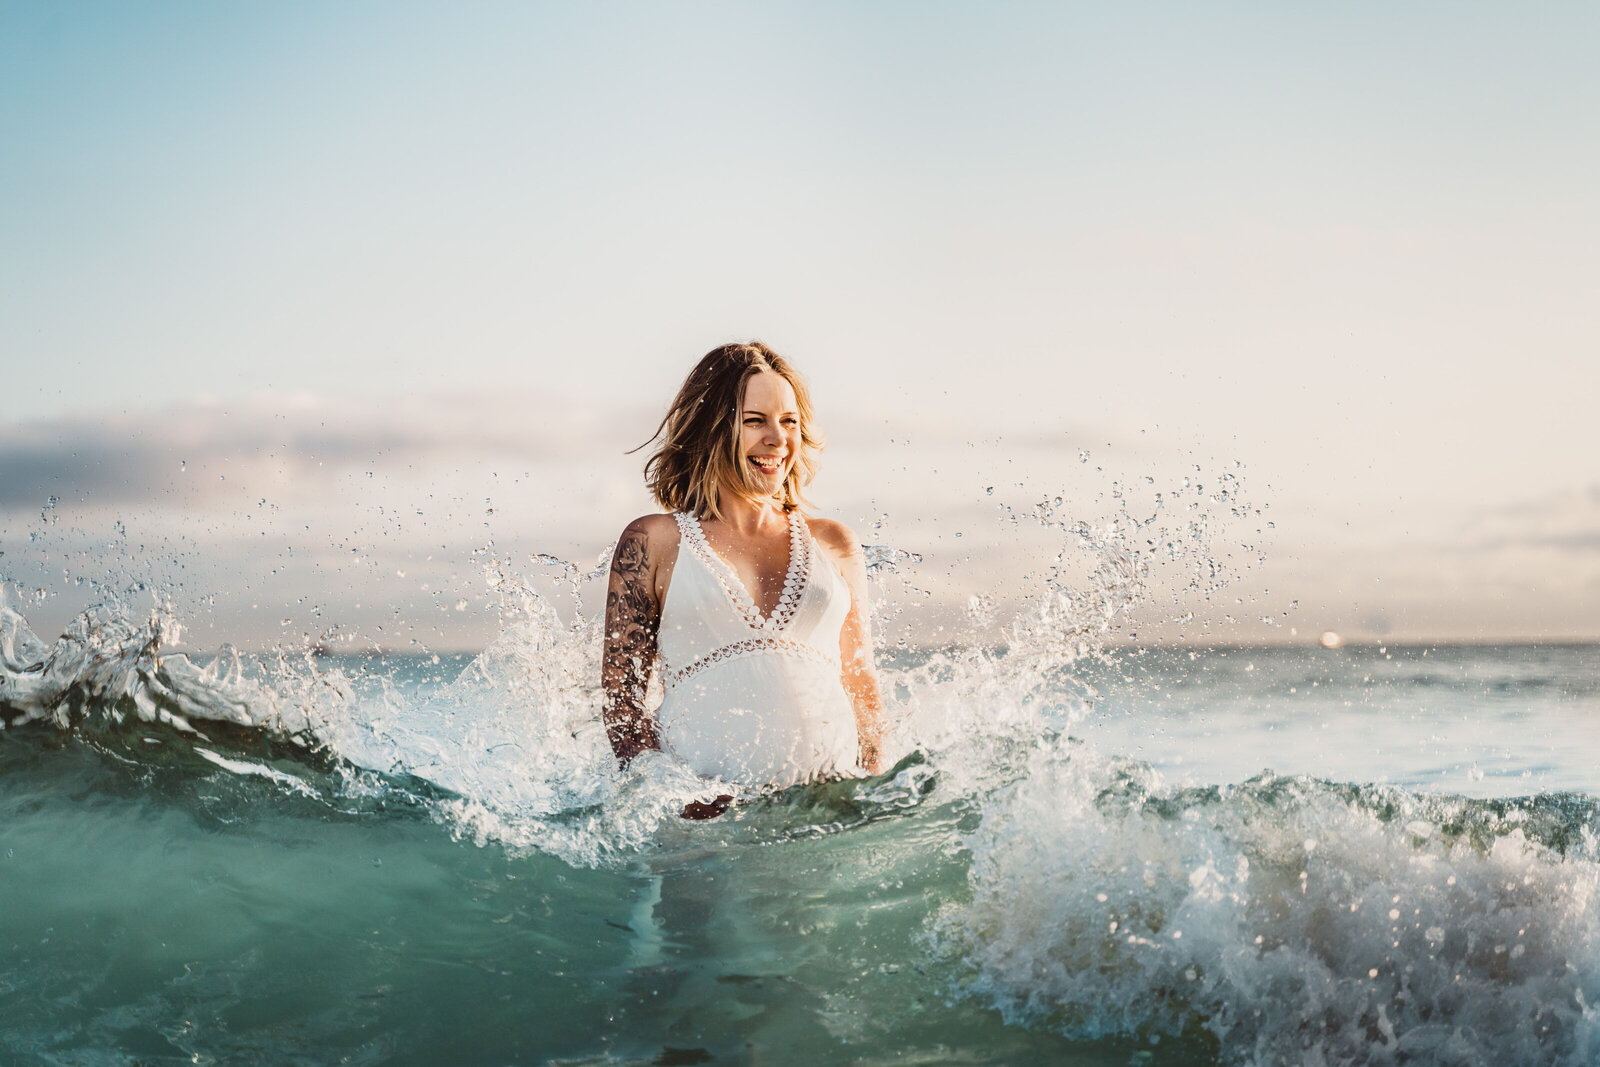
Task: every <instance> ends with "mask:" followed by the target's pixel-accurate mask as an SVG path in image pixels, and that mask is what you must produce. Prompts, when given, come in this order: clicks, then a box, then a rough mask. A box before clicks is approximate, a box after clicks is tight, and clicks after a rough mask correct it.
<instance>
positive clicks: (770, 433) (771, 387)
mask: <svg viewBox="0 0 1600 1067" xmlns="http://www.w3.org/2000/svg"><path fill="white" fill-rule="evenodd" d="M798 408H799V405H798V404H796V403H795V398H794V387H793V386H791V385H790V384H789V380H788V379H787V378H785V377H784V376H783V375H781V374H774V373H773V372H772V371H760V372H758V373H756V374H753V375H751V376H750V380H749V381H747V382H745V386H744V410H743V411H741V412H740V413H739V414H740V425H741V427H742V430H741V436H740V449H739V454H740V456H742V457H743V460H744V464H745V471H746V472H747V473H748V474H749V475H750V478H751V479H752V480H753V481H754V482H755V484H756V485H759V486H761V488H762V489H763V490H764V491H765V492H767V493H770V494H776V493H777V492H778V491H779V490H780V489H782V488H783V480H784V479H785V478H787V477H788V476H789V471H790V469H791V468H792V467H793V466H794V461H795V457H797V456H798V455H799V454H800V412H799V410H798Z"/></svg>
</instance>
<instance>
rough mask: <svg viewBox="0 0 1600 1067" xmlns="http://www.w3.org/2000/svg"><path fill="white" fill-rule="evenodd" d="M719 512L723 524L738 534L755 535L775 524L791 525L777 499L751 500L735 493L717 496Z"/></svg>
mask: <svg viewBox="0 0 1600 1067" xmlns="http://www.w3.org/2000/svg"><path fill="white" fill-rule="evenodd" d="M717 510H718V511H719V512H721V513H722V524H723V525H724V526H726V527H728V528H729V529H730V530H732V531H733V532H735V533H738V534H755V533H759V532H761V531H762V530H764V529H767V528H769V527H771V526H772V525H773V524H775V523H781V524H782V525H784V526H788V525H789V516H788V514H787V513H786V512H785V511H784V510H783V505H782V504H781V503H779V502H778V501H777V500H776V499H775V498H768V499H766V500H751V499H750V498H749V497H746V496H739V495H737V494H734V493H720V494H718V496H717Z"/></svg>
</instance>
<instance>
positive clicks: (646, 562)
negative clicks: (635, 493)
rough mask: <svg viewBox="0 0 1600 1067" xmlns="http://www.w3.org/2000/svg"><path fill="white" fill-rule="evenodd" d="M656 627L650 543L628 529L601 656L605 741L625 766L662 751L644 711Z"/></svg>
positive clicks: (614, 573) (609, 598)
mask: <svg viewBox="0 0 1600 1067" xmlns="http://www.w3.org/2000/svg"><path fill="white" fill-rule="evenodd" d="M660 625H661V606H660V605H659V604H657V603H656V595H655V588H654V585H653V583H652V582H651V580H650V553H649V542H648V541H647V539H646V538H645V535H644V531H642V530H639V529H636V528H635V527H633V526H629V527H628V528H627V529H626V530H624V531H623V533H622V540H620V541H618V542H617V551H616V554H615V555H614V556H613V557H612V559H611V581H610V587H609V589H608V591H607V593H606V634H605V655H604V659H603V660H602V662H601V668H600V682H601V686H602V688H603V689H604V690H605V708H604V710H603V712H602V718H603V719H604V720H605V724H606V736H607V737H609V738H610V740H611V749H612V751H613V752H615V753H616V754H617V758H618V759H619V760H621V761H622V762H623V764H624V765H626V764H627V763H628V761H629V760H631V759H633V757H635V756H637V755H638V754H639V753H640V752H643V751H644V750H645V749H647V748H660V747H661V742H660V740H659V739H658V738H657V736H656V724H655V720H654V719H653V718H651V716H650V715H649V714H648V713H647V712H646V711H645V708H644V695H645V689H646V688H647V687H648V685H649V683H650V670H651V668H652V667H653V666H654V665H655V658H656V630H657V629H658V628H659V627H660Z"/></svg>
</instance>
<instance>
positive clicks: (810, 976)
mask: <svg viewBox="0 0 1600 1067" xmlns="http://www.w3.org/2000/svg"><path fill="white" fill-rule="evenodd" d="M535 614H536V613H535ZM10 626H11V630H10V631H9V632H10V633H11V634H13V635H16V634H18V633H21V632H22V631H21V630H20V629H19V626H20V620H19V619H18V618H17V617H15V616H12V618H11V623H10ZM87 633H88V634H89V635H90V636H91V637H93V640H89V641H88V642H87V645H92V646H93V649H92V651H86V648H87V645H77V646H74V645H73V644H72V642H71V641H70V640H67V641H63V642H60V643H57V644H56V645H54V646H45V647H47V648H48V651H49V652H50V661H51V662H56V663H57V664H58V666H57V668H56V669H57V671H58V672H60V671H63V670H65V666H63V665H70V667H71V671H69V672H67V673H69V674H70V675H71V677H72V678H75V679H77V681H76V682H74V683H71V684H68V683H66V682H63V681H62V678H64V677H65V675H62V676H61V678H58V679H57V681H58V682H61V685H58V686H57V688H55V689H50V687H49V686H46V685H44V681H45V680H46V679H48V677H49V674H50V671H49V670H48V669H47V668H45V667H40V668H39V669H35V670H33V671H32V672H31V674H30V672H28V671H25V670H21V669H19V668H17V665H16V663H15V660H16V659H17V658H18V657H17V655H16V654H15V653H13V654H12V660H13V662H12V663H10V664H9V666H10V667H11V668H12V670H11V673H10V674H9V675H8V676H7V682H6V685H7V686H9V687H10V689H9V691H10V692H11V693H13V694H17V693H19V692H21V691H22V690H23V689H26V687H27V686H28V685H29V684H32V685H33V686H34V689H33V690H32V692H33V693H34V696H35V697H36V698H38V699H35V701H34V702H33V703H32V704H28V705H27V707H29V708H30V709H32V710H29V711H27V712H26V714H24V713H23V712H21V711H19V710H18V709H19V706H21V705H20V704H19V702H18V701H17V700H16V698H15V697H13V702H12V703H11V704H10V705H8V707H9V710H8V712H7V717H8V718H9V719H10V720H11V722H10V726H9V728H8V729H7V730H5V731H4V732H0V892H3V893H4V899H5V907H4V909H3V910H0V949H3V956H0V1035H3V1036H0V1049H3V1051H4V1053H5V1055H4V1057H3V1058H4V1061H5V1062H6V1063H17V1064H65V1063H73V1064H76V1063H106V1064H136V1063H137V1064H147V1063H148V1064H156V1063H178V1062H187V1063H196V1062H198V1063H308V1064H309V1063H335V1062H348V1063H419V1064H420V1063H482V1064H509V1063H546V1062H561V1063H762V1062H765V1063H802V1062H803V1063H846V1062H851V1063H854V1062H866V1063H877V1062H937V1063H945V1062H959V1063H1037V1062H1059V1063H1084V1064H1100V1063H1104V1064H1113V1063H1115V1064H1119V1065H1121V1064H1128V1063H1175V1064H1177V1063H1197V1064H1206V1063H1284V1062H1327V1063H1352V1064H1354V1063H1404V1062H1410V1063H1563V1064H1590V1063H1595V1062H1597V1057H1600V1029H1597V1023H1596V1016H1595V1014H1594V1007H1593V1006H1594V1005H1595V1004H1596V1003H1597V1002H1600V847H1597V834H1600V802H1597V800H1596V796H1595V791H1594V788H1593V783H1594V778H1593V774H1594V770H1593V768H1594V767H1595V760H1594V756H1595V750H1594V746H1593V742H1592V741H1590V740H1589V738H1591V737H1592V736H1593V727H1594V725H1595V723H1596V716H1597V714H1600V687H1597V681H1596V680H1597V679H1600V650H1597V649H1596V648H1594V647H1591V646H1570V647H1555V648H1534V647H1506V648H1498V647H1497V648H1464V647H1444V648H1429V649H1421V648H1401V649H1387V648H1386V649H1383V650H1382V651H1380V650H1379V649H1376V648H1349V649H1340V650H1324V649H1314V650H1312V649H1299V650H1291V649H1213V650H1208V651H1205V652H1199V653H1196V654H1194V655H1191V654H1190V653H1189V652H1186V651H1184V652H1175V651H1172V650H1154V649H1152V650H1143V651H1140V650H1127V651H1124V652H1123V653H1121V654H1119V655H1117V656H1115V657H1108V658H1103V659H1097V658H1091V659H1088V660H1085V661H1082V662H1080V663H1076V664H1073V665H1071V669H1070V670H1063V669H1060V667H1061V665H1060V664H1056V663H1052V662H1050V661H1049V660H1048V659H1047V658H1044V657H1045V656H1046V651H1045V650H1044V648H1043V646H1039V647H1023V648H1018V649H1013V650H1009V651H1008V652H1007V653H1005V654H997V653H994V652H986V651H978V650H974V651H965V652H963V651H951V652H946V653H940V654H937V655H933V656H920V657H913V658H905V659H904V660H903V661H902V662H901V663H900V664H899V665H898V666H893V665H891V666H889V667H887V668H886V670H885V677H886V680H888V681H889V682H890V683H891V688H892V690H893V692H894V693H895V709H896V717H897V722H898V724H899V725H898V729H899V734H900V737H899V742H900V746H901V749H902V751H904V753H905V754H904V757H903V758H902V760H901V762H900V764H899V765H898V766H897V767H896V768H895V769H894V770H892V771H891V772H890V773H888V774H886V775H884V776H882V777H880V778H878V779H870V780H865V781H862V782H836V783H830V784H822V785H818V786H812V787H807V788H802V789H797V790H791V791H789V792H786V793H783V794H779V795H776V796H769V797H765V798H760V799H756V800H753V801H751V802H749V803H746V804H743V805H741V806H738V807H736V808H735V810H734V812H733V813H732V814H731V815H730V816H728V817H725V818H724V819H722V820H718V821H716V822H713V823H706V824H689V823H685V822H683V821H682V820H678V819H676V818H673V817H672V815H671V812H672V811H673V810H675V807H674V805H676V804H678V803H679V802H680V801H681V799H682V798H683V797H686V796H688V795H690V794H691V793H692V792H693V791H694V790H695V789H697V788H700V789H703V788H704V786H703V784H702V783H698V782H696V781H692V780H689V779H686V778H684V777H683V776H682V775H681V774H680V773H679V772H678V771H677V770H675V769H674V768H672V767H670V766H666V765H665V763H664V762H660V761H658V762H656V763H654V764H652V762H651V760H649V759H646V760H643V761H641V763H642V766H637V767H636V769H635V770H633V771H631V772H629V773H627V774H622V773H619V772H616V771H615V770H614V769H612V768H611V766H610V763H609V760H606V759H605V758H604V751H603V748H602V747H601V746H603V741H602V740H601V739H600V738H599V736H598V732H597V731H596V730H595V729H594V727H593V725H592V723H589V722H588V721H587V718H586V716H588V715H589V714H590V713H588V712H586V711H585V710H584V709H585V708H586V707H589V706H592V705H588V704H585V702H584V701H585V699H586V698H585V697H584V696H583V694H584V693H585V690H584V684H585V683H584V681H583V680H582V679H581V678H580V677H577V676H575V675H574V676H571V677H569V676H568V673H567V672H568V671H569V670H571V671H577V670H580V669H582V668H584V666H585V656H586V655H587V653H586V652H584V651H583V650H584V649H585V648H586V647H587V646H586V645H585V642H586V641H587V640H588V636H589V635H586V634H584V633H582V632H580V631H575V630H573V629H571V628H568V627H560V626H556V625H555V624H553V623H552V622H551V619H550V618H544V619H543V620H542V621H540V620H539V619H538V618H532V619H531V621H528V620H525V622H524V623H523V624H522V625H520V626H512V627H510V628H508V631H507V634H506V636H504V637H503V638H502V640H501V641H500V642H498V643H497V644H496V646H495V647H493V648H491V649H489V650H486V651H485V653H483V654H482V655H480V656H478V657H459V658H456V659H450V658H438V657H432V656H410V657H404V656H398V657H397V656H391V657H387V658H359V657H351V658H345V659H338V658H333V659H328V658H323V659H304V660H300V661H291V660H281V659H280V660H265V661H263V660H252V659H250V658H249V657H244V658H242V659H240V660H239V661H238V662H237V663H236V662H235V661H234V659H233V657H231V656H228V655H224V656H223V657H219V662H218V663H217V664H214V665H212V666H211V667H209V668H206V669H201V668H197V667H195V666H194V665H192V664H190V663H189V662H188V660H187V659H186V658H185V657H181V656H171V655H163V654H162V653H161V651H160V647H159V633H158V632H157V629H148V630H147V629H144V628H141V627H140V626H134V625H131V624H127V623H118V622H116V621H115V617H114V616H106V617H101V618H99V620H98V621H97V622H95V623H94V625H93V626H92V627H90V628H89V630H88V631H87ZM78 637H79V638H82V637H84V633H80V634H79V635H78ZM21 644H22V645H26V642H21ZM10 647H12V648H13V649H15V648H17V647H19V642H18V641H17V640H16V639H13V640H12V642H11V645H10ZM28 647H34V648H35V650H36V651H37V648H38V647H39V646H28ZM74 657H76V658H74ZM24 658H25V657H24ZM68 661H70V664H69V662H68ZM119 670H120V671H121V673H118V671H119ZM1313 683H1314V684H1313ZM63 686H64V687H63ZM40 694H44V696H43V697H40ZM45 698H47V703H45V704H41V703H39V699H45ZM21 703H26V702H21ZM269 705H270V711H271V715H262V714H261V712H262V710H263V708H266V707H268V706H269ZM47 706H48V707H54V708H56V709H57V710H58V712H59V714H58V715H56V716H55V717H53V718H52V717H51V716H45V715H41V714H40V712H39V708H41V707H47ZM241 708H254V709H255V710H254V711H253V712H251V714H257V715H259V716H260V717H261V718H263V719H264V720H266V719H270V721H271V725H270V726H269V727H263V726H260V725H252V724H249V723H246V722H237V721H236V722H232V723H230V722H229V721H228V720H229V719H230V718H234V719H242V718H244V717H245V716H244V713H243V712H240V711H239V709H241ZM62 709H68V710H62ZM230 709H231V710H230ZM180 713H182V714H180ZM202 713H205V714H202ZM174 715H178V716H179V717H178V718H177V719H174V718H173V716H174ZM274 715H275V716H276V718H271V716H274ZM296 715H298V716H300V717H299V718H296V717H295V716H296ZM163 717H166V718H167V719H169V720H172V721H169V722H163V721H161V720H162V718H163ZM63 721H66V722H70V726H63V725H61V722H63ZM1268 768H1270V770H1268ZM1352 771H1354V772H1359V773H1351V772H1352Z"/></svg>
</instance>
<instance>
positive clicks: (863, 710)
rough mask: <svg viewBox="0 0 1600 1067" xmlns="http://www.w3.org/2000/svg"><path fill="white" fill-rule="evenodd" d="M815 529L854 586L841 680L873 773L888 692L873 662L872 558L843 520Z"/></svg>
mask: <svg viewBox="0 0 1600 1067" xmlns="http://www.w3.org/2000/svg"><path fill="white" fill-rule="evenodd" d="M814 529H815V530H816V532H817V533H819V534H821V535H822V536H821V537H819V538H818V540H819V541H823V542H824V543H825V544H826V546H827V547H828V548H829V549H830V550H831V551H832V555H833V557H834V558H835V559H836V560H838V562H839V570H840V572H841V573H842V574H843V575H844V580H845V584H846V585H848V586H849V587H850V614H848V615H846V616H845V620H844V629H842V630H840V631H839V663H840V666H841V667H842V671H841V673H840V679H839V680H840V681H841V682H842V683H843V684H844V691H845V693H846V694H848V695H849V697H850V704H851V706H852V707H854V708H855V712H856V736H857V738H858V739H859V743H860V746H861V754H860V758H861V766H862V767H863V768H865V769H866V770H867V771H868V773H871V774H877V773H878V772H880V771H881V770H883V732H884V720H883V695H882V694H881V693H880V692H879V690H878V672H877V670H876V669H875V667H874V664H873V651H872V617H871V615H872V612H871V604H872V601H871V600H869V599H868V593H867V559H866V556H865V554H864V553H863V552H862V551H861V544H860V542H858V541H857V540H856V536H855V534H853V533H851V532H850V528H849V527H848V526H846V525H844V524H843V523H840V522H832V521H821V520H819V521H818V522H817V523H816V524H815V525H814Z"/></svg>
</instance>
